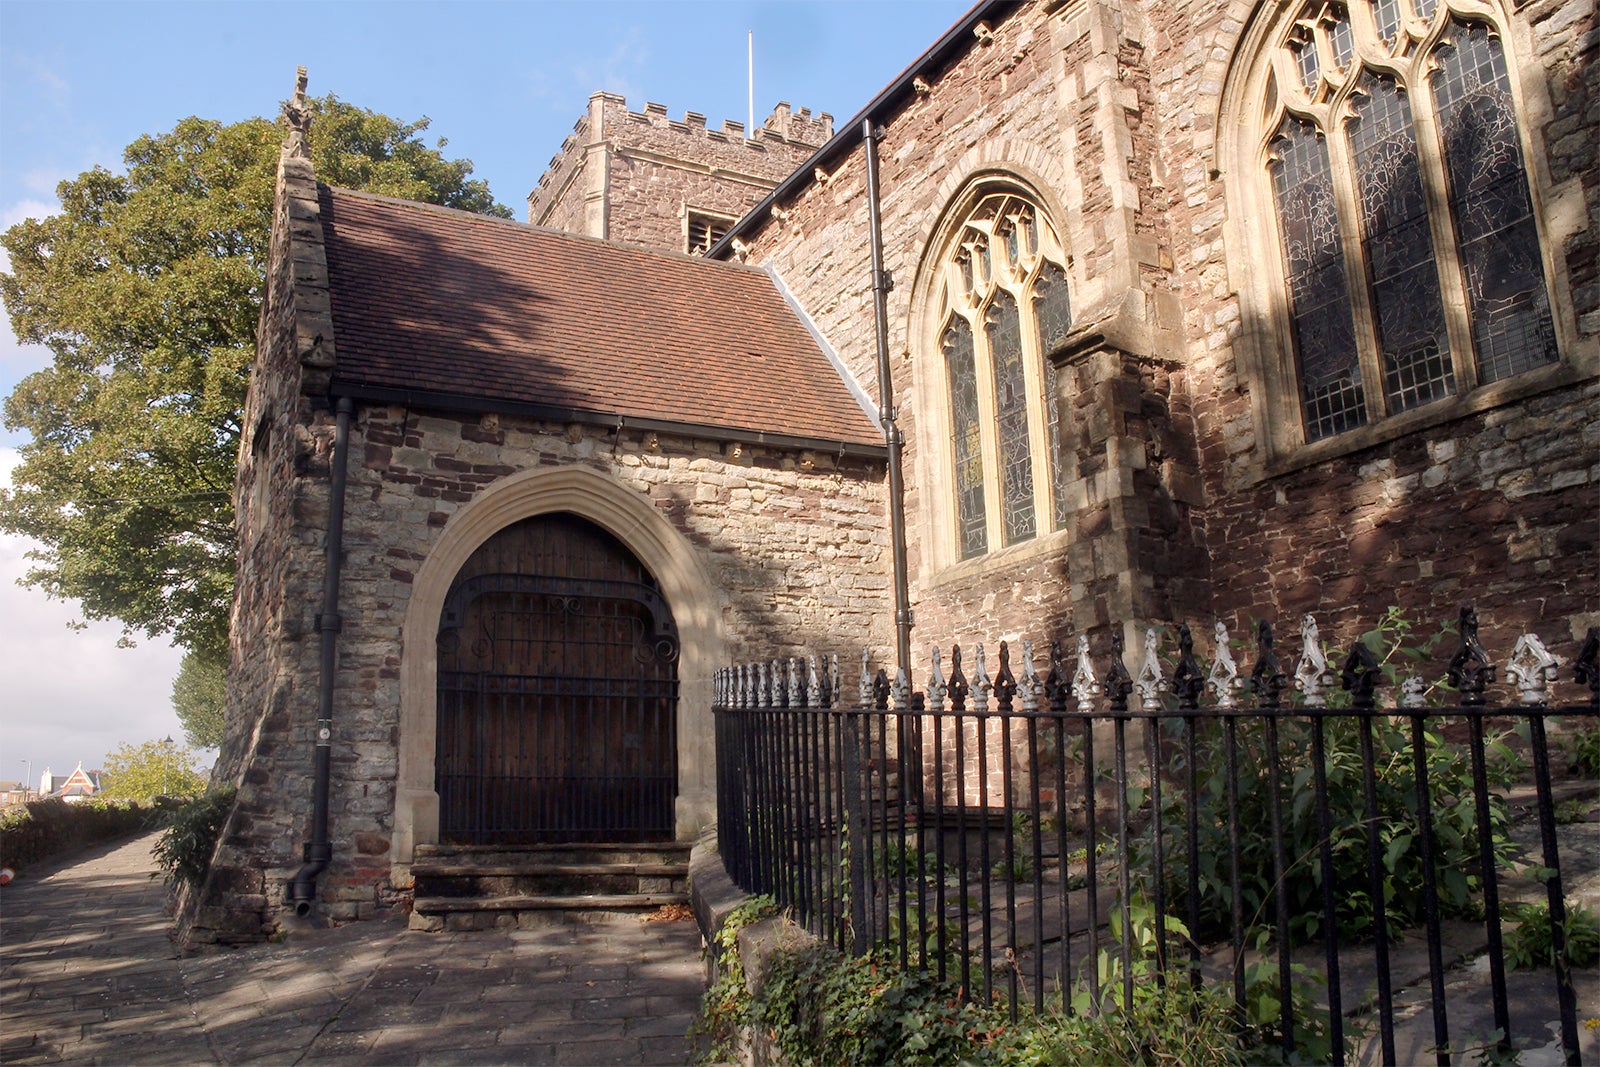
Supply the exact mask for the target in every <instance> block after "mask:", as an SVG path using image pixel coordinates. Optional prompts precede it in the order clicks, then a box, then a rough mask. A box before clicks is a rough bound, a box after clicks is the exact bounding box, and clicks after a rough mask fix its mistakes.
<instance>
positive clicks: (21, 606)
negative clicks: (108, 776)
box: [0, 447, 183, 784]
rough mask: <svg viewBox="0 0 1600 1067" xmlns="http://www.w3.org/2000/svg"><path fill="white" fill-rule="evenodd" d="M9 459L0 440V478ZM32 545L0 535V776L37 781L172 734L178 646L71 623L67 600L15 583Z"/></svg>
mask: <svg viewBox="0 0 1600 1067" xmlns="http://www.w3.org/2000/svg"><path fill="white" fill-rule="evenodd" d="M17 462H18V455H17V450H16V449H15V448H9V447H6V448H0V487H4V488H9V487H10V485H11V472H12V470H13V469H14V468H15V467H16V465H17ZM37 547H38V545H37V543H35V542H32V541H30V540H29V539H27V538H23V537H18V536H15V535H12V534H0V677H3V678H4V679H5V699H4V701H3V703H0V779H7V780H9V779H13V778H21V777H22V776H23V774H24V773H25V772H26V773H30V774H31V775H32V777H33V780H34V782H35V784H37V781H38V775H39V774H40V772H42V771H44V770H45V768H46V767H49V768H50V769H52V770H54V771H56V772H57V773H66V772H69V771H71V770H72V768H73V767H74V766H76V765H77V763H78V761H80V760H81V761H82V762H83V765H84V766H85V767H86V768H90V769H93V768H97V767H99V766H100V764H101V762H102V760H103V759H104V757H105V755H106V753H108V752H111V751H113V750H114V749H115V748H116V747H117V745H118V744H120V743H121V742H124V741H127V742H131V743H134V744H138V743H139V742H142V741H148V740H152V739H155V738H161V737H166V736H169V735H170V736H172V737H175V738H179V739H180V740H181V739H182V737H183V733H182V726H181V725H180V724H179V722H178V718H177V716H176V714H174V713H173V711H172V704H171V693H172V679H173V677H174V676H175V675H176V674H177V672H178V664H179V662H180V661H181V660H182V656H183V653H182V650H181V649H177V648H174V647H172V645H171V644H170V643H168V642H166V641H150V640H141V641H140V642H139V643H138V646H137V647H136V648H119V647H118V640H119V638H120V637H121V636H122V630H121V627H119V626H118V625H116V624H115V623H107V622H96V623H90V624H89V625H88V626H87V627H86V628H84V629H82V630H75V629H73V628H72V625H73V624H74V623H76V622H78V621H79V620H80V619H81V615H80V613H79V612H78V610H77V608H76V605H74V604H72V603H66V602H62V601H59V600H51V599H50V598H48V597H46V596H45V595H44V593H43V592H41V591H40V590H38V589H34V588H31V587H24V586H21V585H19V584H18V581H19V579H21V578H22V576H23V575H24V574H25V573H26V572H27V570H28V567H29V561H28V559H27V558H26V556H27V553H28V551H29V550H30V549H33V548H37ZM24 760H26V761H28V762H29V764H30V766H28V767H26V768H25V767H24V764H23V761H24Z"/></svg>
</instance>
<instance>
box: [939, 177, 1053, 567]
mask: <svg viewBox="0 0 1600 1067" xmlns="http://www.w3.org/2000/svg"><path fill="white" fill-rule="evenodd" d="M1065 262H1066V255H1065V253H1064V252H1063V250H1062V248H1061V244H1060V241H1059V239H1058V238H1057V237H1056V234H1055V230H1054V228H1053V227H1052V226H1051V225H1050V222H1049V220H1048V219H1047V218H1045V217H1043V216H1042V215H1041V213H1040V211H1039V209H1038V207H1037V206H1036V205H1035V204H1033V203H1032V202H1030V201H1029V200H1028V199H1026V198H1024V197H1022V196H1020V195H1018V194H1016V193H1011V192H1000V193H990V194H989V195H987V196H984V197H982V198H981V199H979V200H978V202H977V204H976V205H975V206H974V207H973V208H972V210H971V211H970V212H968V214H967V216H966V218H965V219H964V221H963V222H962V223H961V225H960V227H959V230H958V233H957V235H956V236H955V237H954V239H953V240H952V241H951V242H950V249H949V252H948V253H947V254H946V258H945V261H944V264H943V268H942V281H941V284H940V289H939V297H938V322H939V323H940V324H941V325H940V327H939V345H940V348H941V350H942V353H943V360H942V365H943V369H944V384H945V391H946V395H947V402H948V415H949V420H950V421H949V426H950V432H951V440H952V443H951V452H950V457H949V462H950V466H951V472H952V477H953V482H954V489H955V494H954V495H955V503H956V506H955V530H956V544H957V547H958V550H959V554H960V557H961V558H962V559H968V558H971V557H974V556H979V555H982V554H984V553H985V552H988V551H990V550H991V549H992V548H998V547H1002V546H1006V545H1012V544H1018V543H1020V542H1024V541H1027V540H1030V539H1032V538H1034V537H1037V536H1038V535H1039V534H1040V533H1041V532H1045V531H1048V530H1050V529H1059V528H1061V527H1063V526H1065V524H1066V514H1065V501H1064V494H1062V493H1061V492H1060V490H1059V478H1060V466H1061V465H1060V463H1059V462H1057V454H1058V451H1059V449H1060V440H1061V428H1060V425H1059V421H1058V418H1057V415H1056V410H1055V409H1056V405H1055V402H1054V397H1055V370H1054V368H1053V367H1052V366H1051V365H1050V362H1049V360H1048V359H1047V358H1045V357H1046V356H1047V355H1048V354H1049V352H1050V351H1052V350H1053V349H1054V348H1056V347H1059V345H1060V344H1061V343H1062V342H1063V341H1064V339H1065V337H1066V334H1067V330H1068V329H1069V327H1070V325H1071V319H1072V314H1071V305H1070V300H1069V298H1068V293H1067V275H1066V269H1065V267H1064V264H1065Z"/></svg>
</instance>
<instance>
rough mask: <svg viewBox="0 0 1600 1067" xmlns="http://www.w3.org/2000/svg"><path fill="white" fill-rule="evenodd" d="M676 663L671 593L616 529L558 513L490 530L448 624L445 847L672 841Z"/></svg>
mask: <svg viewBox="0 0 1600 1067" xmlns="http://www.w3.org/2000/svg"><path fill="white" fill-rule="evenodd" d="M553 572H554V573H553ZM677 658H678V640H677V631H676V629H675V627H674V625H673V622H672V615H671V611H670V610H669V609H668V606H667V604H666V601H665V600H664V599H663V598H662V596H661V594H660V591H659V589H658V588H657V587H656V585H655V582H654V579H653V578H651V576H650V575H649V573H648V572H647V571H645V569H644V568H643V566H642V565H641V564H640V563H639V562H638V560H637V559H635V558H634V557H633V556H632V554H631V553H629V552H628V551H627V549H626V548H625V547H623V546H622V545H621V543H620V542H617V541H616V539H615V538H613V537H611V535H610V534H608V533H606V532H605V531H603V530H601V529H600V528H599V527H596V526H594V525H593V524H591V523H589V522H587V521H585V520H583V519H579V518H577V517H576V516H571V515H554V516H541V517H539V518H536V519H529V520H525V521H524V522H522V523H518V524H516V525H514V526H512V527H509V528H508V529H507V530H504V531H502V532H501V533H500V534H497V535H496V536H495V537H494V538H491V539H490V540H489V541H488V542H486V543H485V545H484V546H483V547H482V548H480V549H479V550H478V552H476V553H474V554H473V557H472V559H470V560H469V561H468V563H467V565H466V566H464V567H463V568H462V571H461V574H460V575H458V576H457V579H456V582H455V585H454V586H453V587H452V588H451V591H450V595H449V597H448V598H447V599H446V602H445V608H444V612H443V614H442V616H441V618H440V626H439V674H438V678H439V693H438V735H437V746H438V748H437V762H436V780H435V788H436V789H437V790H438V793H439V822H440V826H439V830H440V838H441V840H443V841H446V842H451V843H455V844H501V845H524V844H537V843H548V842H562V841H648V840H670V839H671V838H672V837H673V834H674V801H675V799H676V795H677V729H676V710H677V696H678V679H677Z"/></svg>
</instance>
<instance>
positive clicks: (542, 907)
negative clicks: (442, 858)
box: [410, 893, 689, 932]
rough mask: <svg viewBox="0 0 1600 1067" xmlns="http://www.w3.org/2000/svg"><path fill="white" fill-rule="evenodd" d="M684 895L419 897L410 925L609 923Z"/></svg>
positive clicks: (681, 901)
mask: <svg viewBox="0 0 1600 1067" xmlns="http://www.w3.org/2000/svg"><path fill="white" fill-rule="evenodd" d="M688 903H689V895H688V894H687V893H588V894H579V895H563V896H544V895H528V894H524V895H517V896H500V897H483V898H474V899H462V898H459V897H418V898H417V899H416V901H415V902H414V904H413V906H412V911H411V922H410V926H411V929H413V930H420V931H431V932H439V931H452V932H453V931H463V930H493V929H497V928H506V927H515V928H518V929H531V928H537V927H548V926H552V925H559V924H567V923H586V922H587V923H594V922H607V921H610V920H612V919H616V918H619V917H625V916H639V915H643V914H644V913H646V912H651V911H655V910H657V909H659V908H663V907H668V906H671V905H677V906H687V905H688Z"/></svg>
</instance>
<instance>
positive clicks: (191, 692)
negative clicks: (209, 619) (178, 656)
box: [172, 652, 228, 748]
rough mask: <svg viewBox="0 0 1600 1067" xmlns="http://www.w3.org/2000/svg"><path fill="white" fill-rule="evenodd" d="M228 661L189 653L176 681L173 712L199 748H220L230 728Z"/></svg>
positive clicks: (173, 692) (223, 658) (189, 739)
mask: <svg viewBox="0 0 1600 1067" xmlns="http://www.w3.org/2000/svg"><path fill="white" fill-rule="evenodd" d="M227 705H228V661H227V658H226V657H224V656H218V655H215V654H213V653H211V652H186V653H184V656H183V663H182V665H181V666H179V667H178V676H177V677H176V678H174V679H173V680H172V710H173V711H175V712H177V713H178V721H179V722H181V723H182V724H183V736H184V738H185V739H186V740H187V741H188V742H189V744H191V745H193V746H194V747H195V748H219V747H221V745H222V731H223V728H224V726H225V725H226V719H227Z"/></svg>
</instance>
